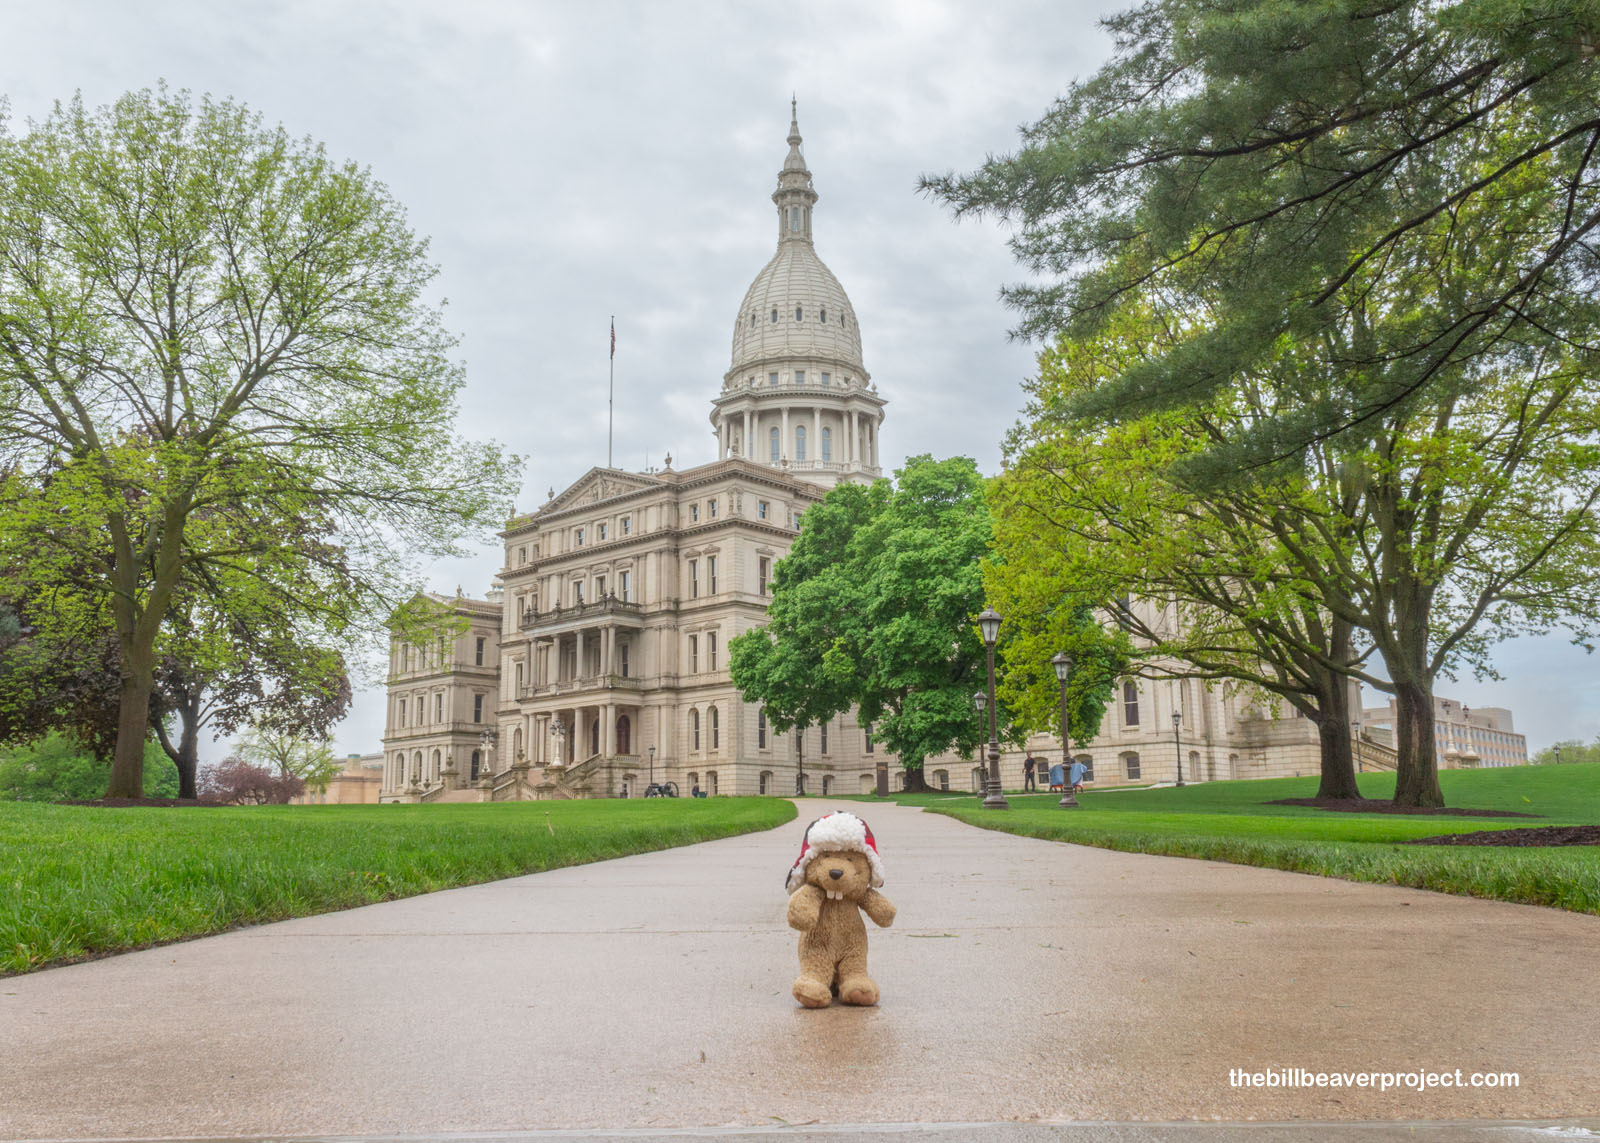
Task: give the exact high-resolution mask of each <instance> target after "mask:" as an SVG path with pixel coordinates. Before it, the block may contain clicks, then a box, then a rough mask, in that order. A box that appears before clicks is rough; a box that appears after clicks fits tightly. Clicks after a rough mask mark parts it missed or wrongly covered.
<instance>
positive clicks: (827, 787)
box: [822, 774, 833, 797]
mask: <svg viewBox="0 0 1600 1143" xmlns="http://www.w3.org/2000/svg"><path fill="white" fill-rule="evenodd" d="M831 793H833V775H832V774H824V775H823V776H822V796H823V797H827V796H828V795H829V794H831Z"/></svg>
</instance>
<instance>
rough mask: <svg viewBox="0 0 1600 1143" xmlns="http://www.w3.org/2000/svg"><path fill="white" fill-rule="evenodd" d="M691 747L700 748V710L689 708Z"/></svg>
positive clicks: (693, 748) (691, 748) (692, 748)
mask: <svg viewBox="0 0 1600 1143" xmlns="http://www.w3.org/2000/svg"><path fill="white" fill-rule="evenodd" d="M689 749H690V750H699V749H700V712H699V711H697V710H695V709H694V708H693V707H690V708H689Z"/></svg>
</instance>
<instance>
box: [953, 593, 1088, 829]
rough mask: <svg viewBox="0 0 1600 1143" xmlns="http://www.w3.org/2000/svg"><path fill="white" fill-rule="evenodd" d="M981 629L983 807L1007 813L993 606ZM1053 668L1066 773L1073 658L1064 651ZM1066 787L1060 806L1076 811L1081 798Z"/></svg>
mask: <svg viewBox="0 0 1600 1143" xmlns="http://www.w3.org/2000/svg"><path fill="white" fill-rule="evenodd" d="M978 630H980V631H981V632H982V633H983V647H984V651H985V652H986V655H985V658H986V659H987V662H988V689H987V690H986V691H979V692H978V693H977V694H975V695H973V696H972V701H973V705H975V706H976V707H977V708H978V714H979V716H980V717H981V716H982V715H983V713H984V712H985V711H987V712H988V714H989V776H988V782H987V790H986V796H985V797H984V799H983V807H984V809H988V810H1005V809H1010V808H1011V803H1010V802H1008V801H1006V796H1005V794H1003V793H1001V792H1000V734H999V730H998V727H997V725H996V717H997V715H998V711H997V710H996V708H995V701H994V645H995V641H996V640H997V639H998V638H999V637H1000V613H999V612H998V611H996V610H995V609H994V608H992V607H985V608H984V609H983V613H982V614H981V615H979V616H978ZM1050 665H1051V666H1052V667H1054V668H1055V672H1056V680H1057V681H1058V682H1059V683H1060V684H1061V763H1062V770H1063V773H1065V771H1066V769H1067V768H1068V767H1069V766H1070V765H1071V764H1072V745H1071V740H1070V738H1069V736H1068V733H1067V730H1068V720H1067V679H1068V678H1069V677H1070V676H1071V674H1072V656H1071V655H1069V654H1067V653H1066V652H1065V651H1061V652H1059V653H1057V654H1056V656H1055V657H1054V658H1053V659H1051V660H1050ZM1063 785H1064V786H1065V790H1066V792H1065V793H1064V794H1063V795H1062V797H1061V801H1060V802H1058V803H1057V805H1059V806H1060V807H1061V808H1062V809H1064V810H1065V809H1077V808H1078V799H1077V798H1076V797H1074V796H1073V793H1072V782H1071V781H1070V779H1069V780H1067V781H1065V782H1064V783H1063Z"/></svg>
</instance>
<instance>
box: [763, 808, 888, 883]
mask: <svg viewBox="0 0 1600 1143" xmlns="http://www.w3.org/2000/svg"><path fill="white" fill-rule="evenodd" d="M823 850H826V851H829V852H833V853H837V852H839V851H840V850H844V851H846V852H851V853H864V854H866V856H867V865H868V866H870V867H871V869H872V887H873V888H874V889H880V888H882V887H883V860H882V859H881V858H880V857H879V856H878V843H877V842H876V841H874V840H873V838H872V831H871V830H870V829H868V828H867V823H866V822H864V821H862V820H861V819H860V818H858V817H856V816H855V814H851V813H846V812H845V811H844V810H839V811H837V812H836V813H831V814H826V815H824V816H823V817H820V818H818V819H817V820H816V821H814V822H812V823H811V824H810V825H808V826H806V836H805V840H804V841H802V842H801V843H800V856H799V857H798V858H796V859H795V863H794V865H793V866H791V867H790V869H789V878H788V880H787V881H786V882H785V883H784V885H785V888H787V889H788V890H789V892H790V893H793V892H794V891H795V890H796V889H798V888H800V886H802V885H804V884H805V883H806V866H808V865H810V864H811V859H812V858H813V857H815V856H816V855H817V853H818V852H819V851H823Z"/></svg>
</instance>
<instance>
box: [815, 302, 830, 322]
mask: <svg viewBox="0 0 1600 1143" xmlns="http://www.w3.org/2000/svg"><path fill="white" fill-rule="evenodd" d="M817 320H818V321H820V322H821V323H822V324H823V325H827V324H828V307H827V306H823V307H822V309H820V310H818V311H817Z"/></svg>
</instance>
